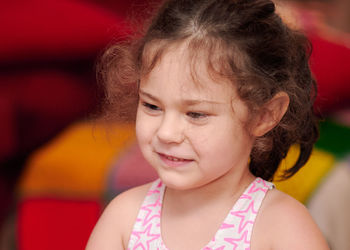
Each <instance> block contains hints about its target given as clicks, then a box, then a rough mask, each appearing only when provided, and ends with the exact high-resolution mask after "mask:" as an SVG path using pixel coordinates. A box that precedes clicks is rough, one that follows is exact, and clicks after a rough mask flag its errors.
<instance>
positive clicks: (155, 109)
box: [142, 102, 160, 111]
mask: <svg viewBox="0 0 350 250" xmlns="http://www.w3.org/2000/svg"><path fill="white" fill-rule="evenodd" d="M142 105H143V106H145V107H146V108H147V109H149V110H151V111H158V110H160V108H159V107H158V106H156V105H153V104H150V103H147V102H143V103H142Z"/></svg>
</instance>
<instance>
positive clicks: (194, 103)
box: [139, 89, 224, 106]
mask: <svg viewBox="0 0 350 250" xmlns="http://www.w3.org/2000/svg"><path fill="white" fill-rule="evenodd" d="M139 94H141V95H144V96H147V97H148V98H150V99H152V100H153V101H158V98H157V97H155V96H153V95H151V94H150V93H147V92H145V91H144V90H142V89H139ZM181 101H182V102H183V103H184V104H186V105H189V106H194V105H198V104H202V103H209V104H216V105H218V104H224V103H223V102H215V101H211V100H204V99H198V100H197V99H187V100H181Z"/></svg>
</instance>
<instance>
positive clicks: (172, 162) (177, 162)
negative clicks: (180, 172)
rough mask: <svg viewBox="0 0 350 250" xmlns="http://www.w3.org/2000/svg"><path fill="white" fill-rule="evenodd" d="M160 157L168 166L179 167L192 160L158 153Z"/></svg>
mask: <svg viewBox="0 0 350 250" xmlns="http://www.w3.org/2000/svg"><path fill="white" fill-rule="evenodd" d="M158 155H159V157H160V159H161V160H162V161H163V162H164V163H165V164H166V165H167V166H169V167H181V166H184V165H185V164H187V163H189V162H192V161H193V160H189V159H183V158H177V157H175V156H171V155H166V154H162V153H158Z"/></svg>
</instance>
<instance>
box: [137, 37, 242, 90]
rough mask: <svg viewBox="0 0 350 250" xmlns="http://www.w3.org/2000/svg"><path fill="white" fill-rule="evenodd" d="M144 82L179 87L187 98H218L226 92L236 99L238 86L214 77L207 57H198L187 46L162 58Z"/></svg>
mask: <svg viewBox="0 0 350 250" xmlns="http://www.w3.org/2000/svg"><path fill="white" fill-rule="evenodd" d="M142 83H147V85H149V84H148V83H151V84H150V85H157V88H174V89H175V88H176V89H179V90H181V91H182V92H183V94H184V95H192V96H195V95H200V96H203V95H206V96H208V97H209V96H213V95H214V96H215V94H216V93H218V92H223V93H226V94H229V95H230V96H232V94H233V92H235V91H234V90H235V86H234V84H233V83H232V82H231V81H229V80H228V79H224V78H223V77H219V76H218V75H214V74H212V72H210V71H209V69H208V63H207V59H206V57H205V55H200V54H197V55H196V56H195V57H193V56H192V54H191V53H190V51H189V48H188V46H187V44H186V43H181V44H177V45H176V46H171V47H170V48H168V49H167V50H166V51H165V52H164V53H163V54H162V56H161V57H160V58H159V59H158V61H157V62H156V64H155V66H154V67H153V69H152V70H151V71H150V72H149V73H148V74H147V75H145V76H143V77H142V78H141V84H142Z"/></svg>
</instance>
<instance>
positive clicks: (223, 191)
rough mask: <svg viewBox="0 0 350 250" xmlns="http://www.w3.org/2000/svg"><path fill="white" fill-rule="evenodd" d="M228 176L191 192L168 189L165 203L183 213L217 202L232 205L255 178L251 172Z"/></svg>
mask: <svg viewBox="0 0 350 250" xmlns="http://www.w3.org/2000/svg"><path fill="white" fill-rule="evenodd" d="M235 174H236V175H235V176H232V175H231V174H228V175H226V176H224V177H223V178H220V179H218V180H215V181H213V182H211V183H209V184H207V185H204V186H202V187H199V188H195V189H191V190H185V191H183V190H172V189H168V188H167V189H166V194H165V199H166V200H165V201H164V202H165V203H167V204H168V205H169V206H170V207H172V208H173V209H175V210H178V211H179V212H180V210H181V211H182V212H184V211H186V210H193V209H194V208H195V207H197V208H198V207H205V206H208V205H210V204H216V203H217V202H227V203H232V201H233V200H237V199H238V198H239V196H240V195H241V194H242V193H243V192H244V190H245V189H246V188H247V187H248V186H249V184H250V183H251V182H252V181H253V180H254V179H255V177H254V176H253V175H252V174H251V173H250V172H249V170H247V171H244V173H242V174H237V173H235Z"/></svg>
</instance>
